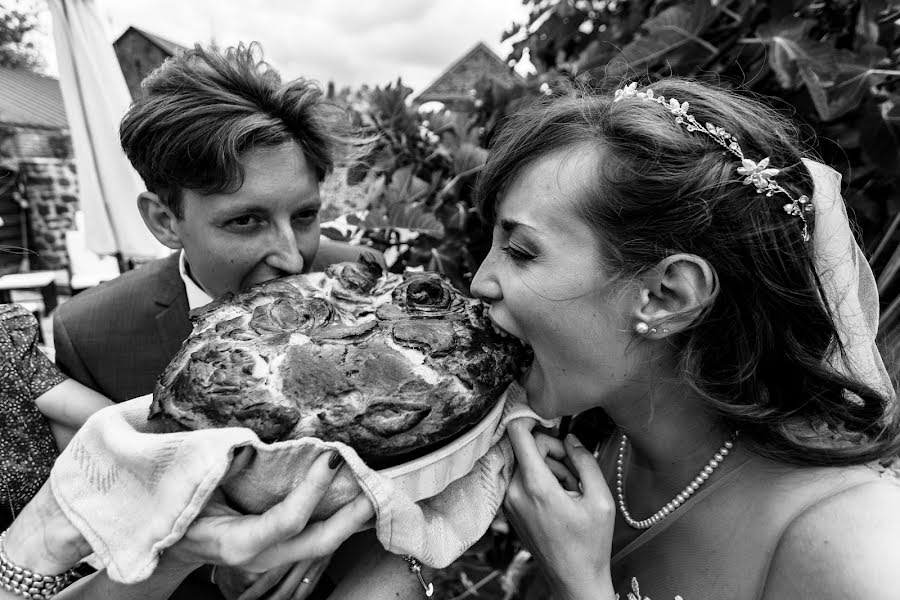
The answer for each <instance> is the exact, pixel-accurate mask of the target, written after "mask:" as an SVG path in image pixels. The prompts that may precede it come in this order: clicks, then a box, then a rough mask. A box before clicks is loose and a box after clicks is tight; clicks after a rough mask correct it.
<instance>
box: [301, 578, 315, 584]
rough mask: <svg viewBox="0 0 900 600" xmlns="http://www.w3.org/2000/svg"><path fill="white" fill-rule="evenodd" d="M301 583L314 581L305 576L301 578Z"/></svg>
mask: <svg viewBox="0 0 900 600" xmlns="http://www.w3.org/2000/svg"><path fill="white" fill-rule="evenodd" d="M300 583H312V579H310V578H309V577H304V578H303V579H301V580H300Z"/></svg>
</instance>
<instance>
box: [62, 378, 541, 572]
mask: <svg viewBox="0 0 900 600" xmlns="http://www.w3.org/2000/svg"><path fill="white" fill-rule="evenodd" d="M505 395H506V402H505V406H504V409H503V415H502V417H501V419H500V422H499V424H498V426H497V428H496V429H495V431H494V432H493V436H492V439H491V444H490V447H489V448H488V450H487V452H486V453H485V454H484V455H483V456H482V457H481V458H480V459H478V461H477V462H476V463H475V466H474V467H473V468H472V470H471V471H469V472H468V474H466V475H464V476H462V477H461V478H459V479H457V480H456V481H453V482H452V483H450V484H449V485H448V486H447V487H446V488H445V489H444V490H443V491H442V492H440V493H438V494H437V495H436V496H433V497H431V498H428V499H425V500H419V501H418V502H416V501H414V500H413V499H412V498H410V497H409V496H407V495H406V494H405V493H404V492H403V491H402V490H399V489H398V487H397V486H396V485H395V484H394V481H393V480H391V479H389V478H388V477H386V476H384V475H383V474H382V473H381V472H379V471H375V470H373V469H371V468H369V467H368V466H366V464H365V463H363V462H362V460H361V459H360V458H359V456H358V455H357V454H356V452H355V451H354V450H353V449H352V448H350V447H349V446H346V445H344V444H341V443H339V442H323V441H321V440H318V439H314V438H305V439H300V440H293V441H287V442H277V443H274V444H264V443H263V442H261V441H260V440H259V438H258V437H257V436H256V434H255V433H253V432H252V431H251V430H249V429H246V428H240V427H232V428H224V429H207V430H200V431H190V432H180V433H156V432H154V431H153V422H152V421H149V422H148V420H147V414H148V408H149V397H143V398H137V399H135V400H131V401H129V402H124V403H121V404H117V405H115V406H111V407H109V408H106V409H103V410H102V411H100V412H98V413H96V414H95V415H94V416H92V417H91V418H90V419H89V420H88V422H87V423H86V424H85V425H84V427H83V428H82V429H81V430H80V431H79V432H78V434H77V435H76V436H75V437H74V438H73V439H72V442H71V443H70V444H69V446H68V447H67V448H66V450H65V451H64V452H63V453H62V455H61V456H60V457H59V459H58V460H57V462H56V464H55V466H54V468H53V471H52V472H51V475H50V483H51V487H52V490H53V494H54V496H55V497H56V500H57V501H58V502H59V505H60V506H61V507H62V510H63V512H64V513H65V514H66V516H67V517H68V519H69V520H70V521H71V522H72V524H73V525H74V526H75V527H76V528H77V529H78V530H79V531H80V532H81V534H82V535H83V536H84V537H85V539H86V540H87V541H88V543H89V544H90V545H91V548H92V549H93V550H94V553H95V558H94V560H95V562H98V563H99V564H100V565H102V566H104V567H106V569H107V571H108V574H109V577H110V578H111V579H113V580H114V581H118V582H121V583H126V584H127V583H136V582H139V581H142V580H144V579H146V578H147V577H149V576H150V574H151V573H152V572H153V570H154V569H155V568H156V565H157V562H158V557H159V554H160V553H161V552H162V551H163V550H165V549H166V548H168V547H170V546H172V545H173V544H175V543H176V542H177V541H178V540H179V539H180V538H181V537H182V536H183V535H184V533H185V531H186V530H187V528H188V526H189V525H190V524H191V523H192V522H193V521H194V519H195V518H196V517H197V515H198V514H199V512H200V510H201V509H202V508H203V506H204V505H205V504H206V502H207V501H208V500H209V498H210V496H211V495H212V493H213V491H214V490H215V489H216V488H217V487H219V485H220V484H221V483H222V480H223V477H224V476H225V474H226V473H227V472H228V470H229V467H230V466H231V462H232V460H233V458H234V456H235V452H236V451H237V450H238V449H241V448H244V449H245V450H242V452H245V451H246V449H248V448H249V449H252V450H253V451H254V452H255V453H256V455H255V456H254V458H253V460H251V461H250V463H249V465H248V466H247V467H245V470H249V472H248V473H246V475H247V476H248V477H249V479H248V481H252V480H253V477H254V473H253V472H252V471H254V470H257V472H256V473H255V476H256V477H257V478H259V477H263V476H264V477H268V478H271V477H272V473H271V469H273V468H275V469H279V470H280V472H281V473H282V475H283V476H284V477H286V478H290V477H293V478H294V480H297V479H302V477H303V475H304V473H305V470H306V469H307V468H308V466H309V464H311V463H312V461H313V460H314V459H315V458H316V457H317V456H318V455H319V454H320V453H321V452H323V451H325V450H327V449H334V450H336V451H337V452H339V453H340V454H341V455H342V456H343V458H344V460H345V462H346V465H345V466H343V467H341V469H340V471H339V472H338V474H337V476H336V478H335V485H338V486H340V485H343V486H344V487H345V489H346V488H347V486H348V484H349V485H350V487H351V488H352V489H353V490H356V489H357V488H356V487H355V486H357V485H358V487H359V488H360V489H362V491H363V492H364V493H365V494H366V496H368V498H369V499H370V500H371V501H372V504H373V505H374V507H375V531H376V535H377V537H378V540H379V541H380V542H381V544H382V545H383V546H384V547H385V548H386V549H387V550H388V551H390V552H393V553H396V554H406V555H411V556H413V557H415V558H417V559H419V560H420V561H421V562H423V563H425V564H427V565H430V566H433V567H437V568H442V567H445V566H447V565H449V564H450V563H451V562H453V561H454V560H456V559H457V558H458V557H459V556H461V555H462V553H463V552H465V551H466V550H467V549H468V548H469V547H471V546H472V545H473V544H474V543H475V542H476V541H478V539H479V538H480V537H481V536H482V535H484V533H485V532H486V531H487V529H488V527H489V525H490V523H491V521H492V519H493V518H494V515H495V513H496V512H497V510H498V508H499V506H500V503H501V502H502V500H503V496H504V494H505V492H506V488H507V485H508V483H509V479H510V476H511V473H512V468H513V464H514V455H513V452H512V447H511V444H510V442H509V439H508V437H507V436H506V435H504V434H505V431H506V425H507V423H509V421H511V420H512V419H515V418H530V419H535V421H537V422H540V423H541V424H542V425H544V426H546V427H552V426H553V425H555V422H551V421H546V420H542V419H540V417H538V415H537V414H535V413H534V412H533V411H532V410H531V409H530V408H529V407H528V405H527V404H526V402H525V392H524V390H523V389H522V388H521V387H520V386H519V385H518V384H516V383H513V384H511V385H510V386H509V388H508V389H507V390H506V393H505ZM267 469H268V470H267ZM287 471H290V472H287ZM342 480H343V483H341V481H342ZM354 482H355V485H354ZM354 493H355V492H354ZM277 500H278V499H277V498H276V499H272V501H271V502H269V504H272V503H274V502H276V501H277ZM251 504H252V503H251ZM259 508H260V509H264V508H265V506H261V507H259Z"/></svg>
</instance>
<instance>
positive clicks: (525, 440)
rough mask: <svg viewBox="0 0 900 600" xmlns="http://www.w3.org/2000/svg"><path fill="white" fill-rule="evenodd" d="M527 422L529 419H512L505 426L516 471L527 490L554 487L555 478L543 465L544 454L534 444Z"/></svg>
mask: <svg viewBox="0 0 900 600" xmlns="http://www.w3.org/2000/svg"><path fill="white" fill-rule="evenodd" d="M529 421H531V419H526V418H519V419H513V420H512V421H510V422H509V424H508V425H507V426H506V432H507V433H508V434H509V441H510V442H512V447H513V452H514V453H515V455H516V461H517V465H516V470H517V471H520V472H521V475H522V479H523V480H524V481H525V483H526V487H528V488H529V489H531V488H533V487H534V488H546V489H550V488H553V487H556V478H555V477H553V474H552V473H550V470H549V469H548V468H547V465H546V464H544V454H543V453H542V452H541V450H540V448H538V446H537V443H536V442H535V439H534V436H533V435H532V433H531V427H530V425H531V423H529Z"/></svg>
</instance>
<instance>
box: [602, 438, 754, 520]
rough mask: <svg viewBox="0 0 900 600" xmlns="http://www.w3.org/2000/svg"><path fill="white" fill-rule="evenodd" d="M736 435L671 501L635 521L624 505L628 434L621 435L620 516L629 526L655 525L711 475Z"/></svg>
mask: <svg viewBox="0 0 900 600" xmlns="http://www.w3.org/2000/svg"><path fill="white" fill-rule="evenodd" d="M736 437H737V432H735V433H734V435H733V436H731V439H730V440H728V441H726V442H725V443H724V444H722V447H721V448H719V450H718V451H717V452H716V453H715V454H714V455H713V457H712V458H711V459H709V462H708V463H706V466H704V467H703V469H702V470H701V471H700V474H699V475H697V476H696V477H695V478H694V479H693V481H691V482H690V483H689V484H688V485H687V487H685V488H684V489H683V490H681V492H679V493H678V495H677V496H675V497H674V498H673V499H672V501H671V502H669V503H668V504H666V505H665V506H663V507H662V508H661V509H659V510H658V511H656V513H654V514H653V515H651V516H650V517H648V518H646V519H643V520H641V521H636V520H634V519H632V518H631V514H629V512H628V507H627V506H625V484H624V483H623V482H622V471H623V470H624V464H625V447H626V446H627V445H628V436H626V435H622V443H621V444H620V445H619V460H618V461H616V491H617V492H618V496H619V510H620V511H622V518H624V519H625V522H626V523H628V524H629V525H630V526H631V527H633V528H635V529H649V528H650V527H652V526H654V525H656V524H657V523H659V522H660V521H662V520H663V519H665V518H666V517H668V516H669V515H670V514H672V512H674V511H675V509H676V508H678V507H679V506H681V505H682V504H684V503H685V502H687V499H688V498H690V497H691V496H692V495H693V493H694V492H696V491H697V489H699V488H700V486H701V485H703V484H704V483H705V482H706V480H707V479H709V476H710V475H712V472H713V471H715V470H716V467H718V466H719V464H720V463H721V462H722V461H723V460H724V459H725V457H726V456H728V453H729V452H731V449H732V448H733V447H734V439H735V438H736Z"/></svg>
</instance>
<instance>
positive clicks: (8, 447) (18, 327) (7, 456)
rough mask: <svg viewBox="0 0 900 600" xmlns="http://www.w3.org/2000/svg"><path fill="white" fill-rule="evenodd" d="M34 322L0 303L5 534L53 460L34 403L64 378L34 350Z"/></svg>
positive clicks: (0, 476) (1, 525)
mask: <svg viewBox="0 0 900 600" xmlns="http://www.w3.org/2000/svg"><path fill="white" fill-rule="evenodd" d="M38 326H39V325H38V323H37V321H36V320H35V318H34V316H32V315H31V313H29V312H28V311H27V310H25V309H24V308H22V307H21V306H18V305H16V304H0V529H6V528H7V527H8V526H9V524H10V523H11V522H12V520H13V519H14V518H15V516H16V515H17V514H18V513H19V511H20V510H22V508H23V507H24V506H25V505H26V504H27V503H28V501H29V500H31V498H32V497H33V496H34V494H35V493H37V491H38V490H39V489H40V487H41V486H42V485H43V484H44V481H46V480H47V478H48V477H49V476H50V468H51V467H52V466H53V462H54V461H55V460H56V457H57V456H58V455H59V451H58V450H57V448H56V442H55V441H54V439H53V435H52V434H51V432H50V425H49V424H48V422H47V420H46V419H45V418H44V416H43V415H42V414H41V413H40V411H39V410H38V409H37V406H36V405H35V403H34V400H35V398H37V397H38V396H40V395H41V394H43V393H44V392H46V391H47V390H49V389H50V388H52V387H54V386H55V385H57V384H59V383H61V382H63V381H65V379H66V377H65V375H63V374H62V373H60V372H59V370H58V369H57V368H56V367H55V366H54V365H53V363H52V362H50V359H48V358H47V357H46V356H44V354H42V353H41V351H40V350H38V347H37V332H38Z"/></svg>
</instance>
